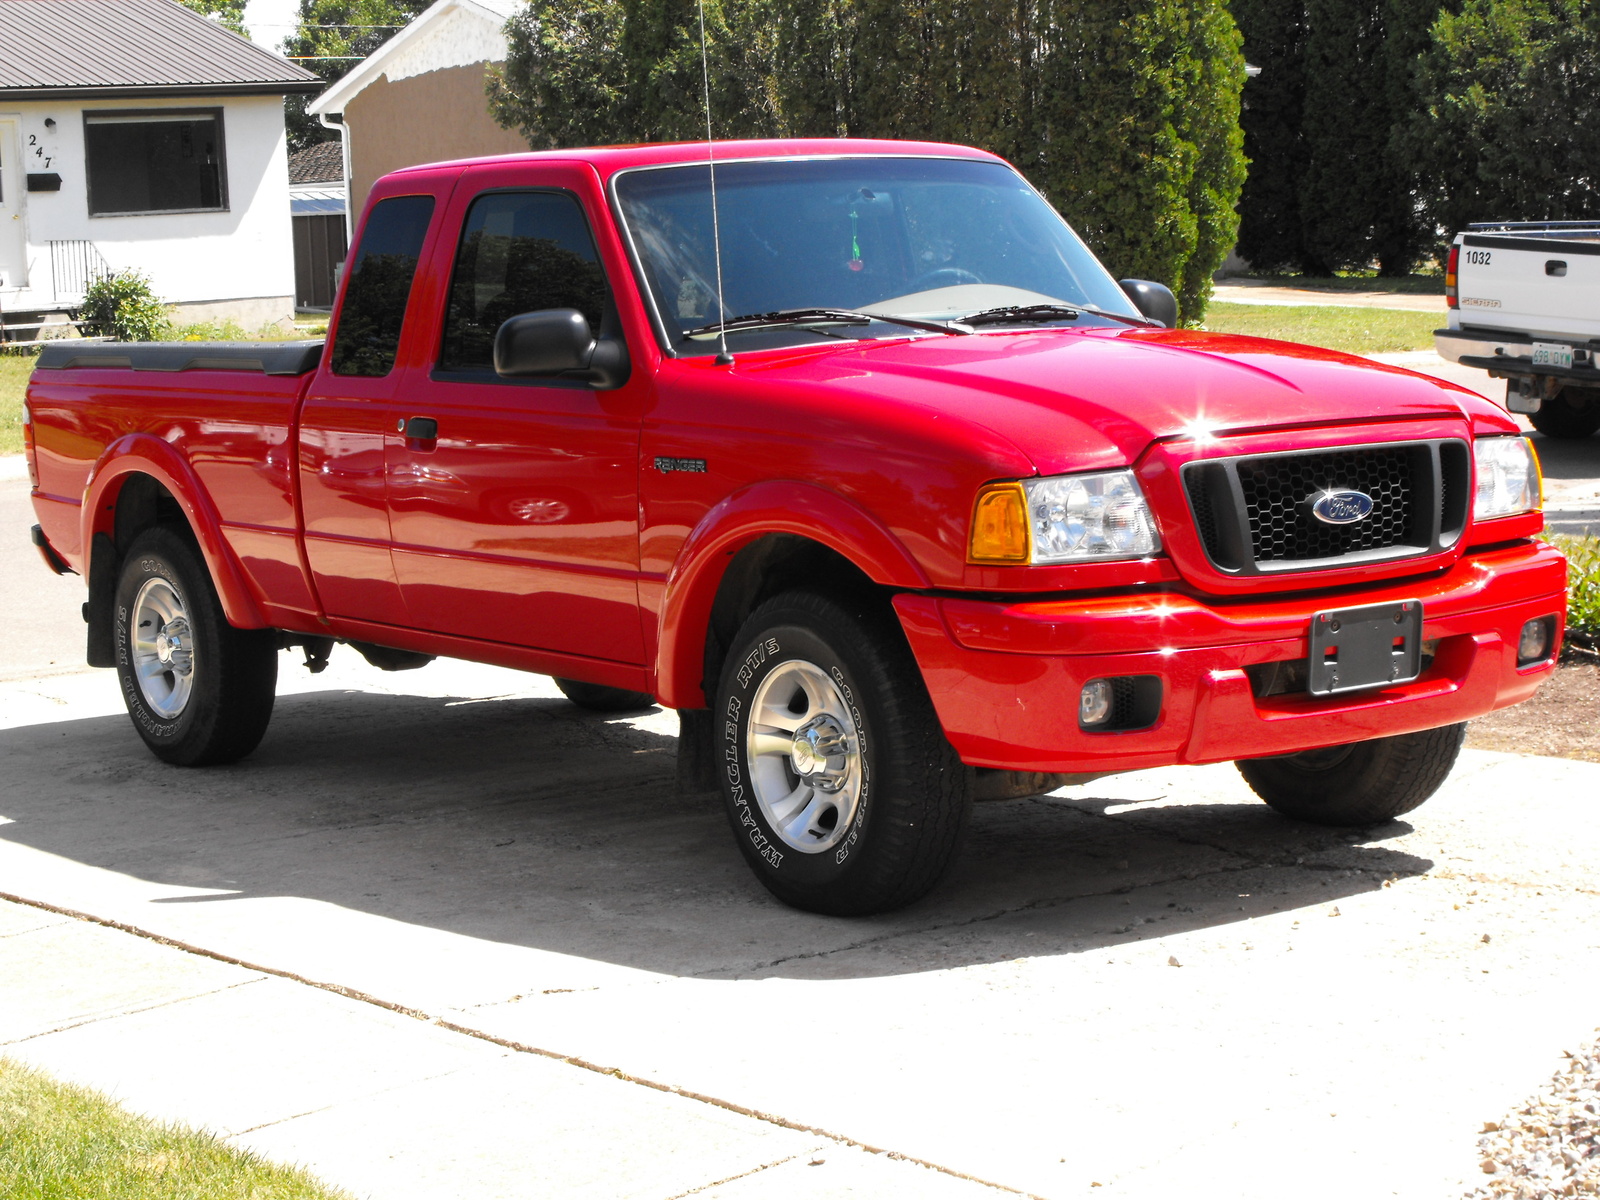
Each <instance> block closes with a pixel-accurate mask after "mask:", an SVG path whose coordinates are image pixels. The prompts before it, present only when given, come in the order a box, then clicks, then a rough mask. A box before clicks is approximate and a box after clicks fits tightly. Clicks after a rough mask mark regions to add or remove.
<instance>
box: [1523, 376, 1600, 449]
mask: <svg viewBox="0 0 1600 1200" xmlns="http://www.w3.org/2000/svg"><path fill="white" fill-rule="evenodd" d="M1528 421H1529V423H1530V424H1531V425H1532V426H1533V427H1534V428H1535V429H1537V430H1538V431H1539V432H1540V433H1542V434H1544V435H1545V437H1547V438H1562V439H1577V438H1586V437H1588V436H1590V435H1591V434H1592V433H1594V431H1595V430H1597V429H1600V388H1576V387H1565V388H1562V389H1561V390H1560V391H1559V392H1557V393H1556V394H1555V395H1554V396H1552V397H1551V398H1550V399H1548V400H1546V401H1545V402H1544V403H1543V404H1541V405H1540V406H1539V411H1538V412H1536V413H1529V414H1528Z"/></svg>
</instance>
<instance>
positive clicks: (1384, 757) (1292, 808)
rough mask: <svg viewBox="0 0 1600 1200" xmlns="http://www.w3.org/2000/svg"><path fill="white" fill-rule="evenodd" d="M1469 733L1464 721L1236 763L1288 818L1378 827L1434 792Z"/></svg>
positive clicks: (1453, 763) (1260, 793)
mask: <svg viewBox="0 0 1600 1200" xmlns="http://www.w3.org/2000/svg"><path fill="white" fill-rule="evenodd" d="M1466 736H1467V726H1466V723H1465V722H1463V723H1462V724H1459V725H1446V726H1443V727H1442V728H1439V729H1425V730H1423V731H1422V732H1420V733H1402V734H1400V735H1399V736H1397V737H1388V738H1374V739H1372V740H1371V741H1367V742H1352V743H1350V744H1349V745H1345V746H1330V747H1328V748H1327V749H1325V750H1305V751H1302V752H1301V753H1299V754H1283V755H1279V756H1277V757H1274V758H1252V759H1248V760H1245V761H1242V762H1238V763H1235V764H1234V765H1235V766H1237V767H1238V768H1239V774H1241V775H1243V776H1244V781H1245V782H1246V783H1248V784H1249V785H1250V787H1251V788H1252V789H1253V790H1254V791H1255V794H1256V795H1258V796H1260V797H1261V798H1262V799H1263V800H1265V801H1266V802H1267V803H1268V804H1270V805H1271V806H1272V807H1273V808H1275V809H1277V810H1278V811H1279V812H1280V813H1282V814H1283V815H1284V816H1286V817H1292V818H1294V819H1295V820H1296V821H1310V822H1312V823H1313V824H1317V825H1378V824H1381V823H1382V822H1384V821H1388V820H1392V819H1393V818H1395V817H1398V816H1400V815H1401V814H1402V813H1408V812H1410V811H1411V810H1412V809H1414V808H1416V807H1417V806H1418V805H1420V804H1421V803H1422V802H1423V801H1424V800H1426V799H1427V798H1428V797H1429V796H1431V795H1433V793H1434V792H1436V791H1438V790H1439V785H1440V784H1442V783H1443V782H1444V781H1445V779H1446V777H1448V776H1449V774H1450V769H1451V768H1452V767H1454V766H1455V763H1456V756H1457V755H1458V754H1460V753H1461V743H1462V741H1463V740H1464V739H1465V738H1466Z"/></svg>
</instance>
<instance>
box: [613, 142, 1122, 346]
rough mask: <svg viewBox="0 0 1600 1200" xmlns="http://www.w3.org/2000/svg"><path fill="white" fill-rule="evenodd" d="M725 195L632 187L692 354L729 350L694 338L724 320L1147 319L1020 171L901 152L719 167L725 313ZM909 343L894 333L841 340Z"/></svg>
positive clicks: (679, 180) (631, 177)
mask: <svg viewBox="0 0 1600 1200" xmlns="http://www.w3.org/2000/svg"><path fill="white" fill-rule="evenodd" d="M710 183H711V179H710V169H709V168H708V167H707V166H705V165H704V164H695V165H686V166H680V167H671V168H665V169H647V170H635V171H631V172H626V173H624V174H622V175H620V176H619V177H618V179H617V183H616V194H617V199H618V200H619V202H620V204H621V209H622V216H623V218H624V220H625V222H626V224H627V226H628V231H629V233H630V234H631V235H632V238H633V243H634V246H635V247H636V248H637V251H638V257H639V264H640V266H641V267H642V268H643V275H644V278H645V283H646V284H647V286H648V287H649V289H650V291H651V293H652V295H653V299H654V301H655V306H656V311H657V312H658V313H660V314H661V317H662V320H663V322H664V323H665V325H666V327H667V329H668V331H669V334H670V335H672V340H673V342H674V343H675V344H676V346H677V347H678V348H679V349H680V350H681V351H684V352H688V353H715V352H716V350H717V349H718V345H717V342H716V340H715V339H703V338H700V337H699V336H698V335H697V336H696V337H689V336H688V335H690V333H691V332H693V331H696V330H698V329H700V328H702V327H703V326H705V325H707V324H709V323H710V322H714V321H717V320H719V319H726V318H731V317H736V316H743V315H746V314H762V313H769V312H776V311H782V310H784V309H798V308H848V309H867V310H869V311H871V312H874V313H880V314H885V315H895V316H918V317H927V318H932V319H948V318H955V317H959V316H961V315H963V314H965V313H970V312H973V311H979V310H982V309H986V308H990V307H1000V306H1015V305H1032V304H1043V303H1061V304H1067V305H1071V306H1074V307H1085V306H1087V307H1091V308H1093V307H1098V308H1101V309H1104V310H1106V311H1107V312H1111V313H1118V314H1123V315H1129V316H1131V315H1133V312H1134V310H1133V308H1132V306H1131V304H1130V302H1129V301H1128V298H1127V297H1126V296H1124V295H1123V294H1122V290H1121V289H1120V288H1119V287H1118V286H1117V284H1116V282H1115V281H1114V280H1113V279H1112V278H1111V276H1110V275H1108V274H1107V273H1106V270H1105V268H1104V267H1102V266H1101V265H1100V263H1099V262H1097V261H1096V260H1095V257H1094V255H1092V254H1091V253H1090V252H1089V250H1088V248H1087V247H1086V246H1084V244H1083V243H1082V242H1081V241H1080V240H1079V239H1078V237H1077V235H1076V234H1074V233H1073V232H1072V230H1071V229H1070V228H1068V227H1067V224H1066V222H1064V221H1063V220H1062V219H1061V218H1060V216H1059V215H1057V214H1056V213H1055V211H1054V210H1052V209H1051V208H1050V206H1049V205H1048V204H1046V203H1045V201H1044V200H1043V199H1042V198H1041V197H1040V196H1039V195H1038V193H1036V192H1035V191H1034V190H1033V189H1032V188H1030V187H1029V186H1028V185H1027V183H1026V182H1024V181H1023V179H1022V178H1021V176H1019V175H1017V173H1016V172H1014V171H1013V170H1011V169H1010V168H1009V167H1006V166H1004V165H1002V164H1000V163H993V162H983V161H972V160H966V159H935V158H912V157H905V156H894V157H887V156H886V157H883V158H870V157H863V158H840V159H775V160H769V161H756V162H728V163H719V164H718V166H717V212H718V216H719V218H720V231H721V238H722V293H723V306H722V309H721V312H720V314H719V310H718V307H717V299H716V296H717V273H716V259H715V256H714V252H713V251H714V247H713V242H712V229H713V225H712V213H711V188H710ZM1089 320H1090V318H1088V317H1086V318H1084V320H1083V321H1082V322H1081V324H1088V323H1089ZM904 334H905V331H904V329H897V328H895V327H892V326H881V327H868V326H859V327H835V328H833V329H831V330H827V331H825V335H826V336H828V337H844V336H857V337H881V336H904ZM774 336H775V337H779V338H783V337H787V338H789V339H805V338H816V337H819V336H824V333H823V332H816V331H813V332H809V333H808V332H805V331H802V330H798V329H797V330H794V331H792V332H789V333H787V334H775V335H774ZM747 344H748V343H747Z"/></svg>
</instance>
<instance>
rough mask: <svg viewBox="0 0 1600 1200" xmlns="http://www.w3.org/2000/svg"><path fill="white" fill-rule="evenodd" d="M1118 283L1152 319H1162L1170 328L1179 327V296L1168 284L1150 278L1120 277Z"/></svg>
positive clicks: (1135, 305) (1142, 311)
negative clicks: (1174, 293)
mask: <svg viewBox="0 0 1600 1200" xmlns="http://www.w3.org/2000/svg"><path fill="white" fill-rule="evenodd" d="M1117 284H1118V286H1119V287H1121V288H1122V290H1123V291H1124V292H1125V293H1127V296H1128V299H1129V300H1132V301H1133V306H1134V307H1135V308H1137V309H1138V310H1139V311H1140V312H1141V313H1143V314H1144V315H1145V316H1147V317H1149V318H1150V319H1151V320H1152V321H1160V322H1161V323H1162V324H1163V325H1165V326H1166V327H1167V328H1168V329H1176V328H1177V327H1178V298H1177V297H1176V296H1174V295H1173V294H1172V289H1171V288H1169V287H1168V286H1167V285H1166V284H1164V283H1156V282H1155V281H1154V280H1150V279H1119V280H1117Z"/></svg>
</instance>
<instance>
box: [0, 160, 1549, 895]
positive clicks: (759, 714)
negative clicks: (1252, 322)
mask: <svg viewBox="0 0 1600 1200" xmlns="http://www.w3.org/2000/svg"><path fill="white" fill-rule="evenodd" d="M713 153H714V155H715V160H714V164H713V163H712V162H710V161H708V158H709V157H710V155H711V154H713ZM713 172H714V179H715V191H714V194H715V207H713V199H712V197H713V187H712V182H713ZM1174 318H1175V310H1174V305H1173V302H1172V297H1171V293H1170V292H1168V291H1166V289H1165V288H1163V287H1161V286H1160V285H1158V284H1151V283H1148V282H1140V281H1137V280H1124V281H1122V282H1121V283H1120V284H1119V283H1118V281H1117V280H1115V279H1113V278H1112V277H1111V276H1110V275H1109V274H1107V272H1106V270H1105V269H1104V268H1103V267H1102V266H1101V265H1100V263H1099V262H1097V261H1096V260H1095V258H1094V256H1093V255H1092V254H1091V253H1090V252H1089V251H1088V250H1087V249H1086V248H1085V246H1084V244H1083V242H1082V241H1081V240H1079V238H1078V237H1077V236H1076V235H1075V234H1074V233H1073V231H1072V230H1071V229H1070V228H1068V227H1067V225H1066V224H1065V223H1064V222H1063V221H1062V220H1061V218H1060V217H1059V216H1058V215H1057V214H1056V212H1055V211H1054V210H1053V209H1052V208H1051V207H1050V205H1049V204H1048V203H1046V202H1045V200H1044V199H1043V198H1042V197H1041V196H1040V195H1039V193H1038V192H1036V191H1035V190H1034V189H1033V188H1032V187H1030V186H1029V184H1028V183H1027V181H1026V180H1025V179H1023V178H1022V176H1021V175H1019V174H1018V173H1017V172H1016V171H1015V170H1014V169H1013V168H1012V167H1010V166H1008V165H1007V164H1006V163H1005V162H1003V161H1001V160H1000V159H998V158H995V157H993V156H992V155H989V154H985V153H982V152H980V151H977V150H971V149H965V148H962V147H959V146H946V145H935V144H924V143H894V142H874V141H842V140H827V141H820V140H819V141H783V142H728V143H720V144H717V145H716V146H715V147H714V148H708V147H707V146H706V145H704V144H700V145H678V146H638V147H626V148H611V149H600V150H571V151H552V152H548V153H540V154H524V155H513V156H508V157H504V158H493V159H482V160H476V161H470V162H455V163H444V164H438V165H430V166H423V167H416V168H411V169H407V170H403V171H399V172H397V173H395V174H392V175H389V176H387V177H386V178H384V179H382V180H380V181H379V182H378V184H377V185H376V186H375V187H374V189H373V191H372V194H371V197H370V199H369V200H368V202H367V205H366V210H365V212H364V214H363V216H362V219H361V223H360V228H359V230H358V232H357V237H356V240H355V248H354V251H353V253H352V254H351V256H350V259H349V267H348V270H347V272H346V276H345V278H344V280H343V283H342V288H341V295H340V298H339V304H338V307H337V309H336V311H335V312H334V314H333V318H332V321H331V324H330V328H329V336H328V338H327V341H326V344H324V343H322V342H292V343H286V344H281V345H270V344H262V343H257V344H251V345H202V344H193V343H191V344H176V345H164V344H153V345H132V344H81V343H80V344H72V343H58V344H53V345H51V346H48V347H46V348H45V349H44V351H43V353H42V355H41V357H40V359H39V365H38V369H37V371H36V372H35V374H34V375H33V378H32V381H31V383H30V386H29V391H28V397H27V407H28V417H27V420H28V424H27V428H26V434H27V440H28V461H29V464H30V468H31V470H32V472H33V482H34V490H33V497H34V503H35V506H36V510H37V513H38V520H39V526H38V529H37V530H36V531H35V537H36V540H37V541H38V544H39V548H40V550H41V551H42V553H43V555H44V557H45V560H46V561H47V562H48V563H49V564H50V565H51V566H52V567H53V568H55V569H56V570H59V571H75V572H77V573H79V574H80V575H82V576H83V577H84V579H85V581H86V583H87V587H88V602H87V605H86V606H85V613H86V616H87V620H88V656H89V661H90V662H91V663H92V664H95V665H99V666H105V667H110V668H114V669H115V671H116V674H117V678H118V680H119V682H120V687H121V691H122V695H123V697H124V699H125V700H126V702H127V707H128V711H129V713H130V714H131V716H132V718H133V724H134V729H135V730H136V732H137V733H138V735H139V736H140V737H141V738H143V739H144V741H145V743H146V744H147V745H148V746H149V747H150V749H151V750H152V751H154V752H155V754H157V755H158V756H159V757H161V758H163V759H166V760H167V761H169V762H173V763H179V764H201V763H215V762H226V761H229V760H232V759H237V758H239V757H240V756H242V755H245V754H248V753H249V752H250V750H251V749H252V748H253V747H254V746H255V745H256V744H257V742H258V741H259V740H260V738H261V737H262V735H263V732H264V731H265V729H266V727H267V723H268V719H269V717H270V715H271V711H272V703H273V689H274V680H275V674H276V671H277V668H278V662H279V650H280V649H282V648H285V647H290V646H296V647H300V648H302V649H303V650H304V652H305V655H306V659H307V662H308V663H309V664H310V665H311V666H313V667H315V666H317V665H319V664H320V663H321V662H323V661H325V659H326V656H327V655H328V653H329V651H330V649H331V648H332V647H333V646H334V645H335V644H336V643H345V644H347V645H349V646H351V647H353V648H354V649H356V650H357V651H359V652H360V653H361V654H363V655H365V656H366V657H367V658H368V659H369V660H370V661H371V662H372V663H373V664H374V665H376V666H378V667H383V668H387V669H403V668H406V667H411V666H416V665H419V664H421V663H423V662H426V661H427V660H428V658H429V657H430V656H436V655H446V656H454V657H458V658H463V659H470V660H474V661H478V662H485V663H493V664H497V665H500V666H506V667H514V668H521V669H523V670H527V671H534V672H540V673H543V674H547V675H551V676H554V677H555V678H556V680H557V682H558V683H559V684H560V686H561V688H562V689H563V690H564V691H565V693H566V694H567V696H568V697H570V698H571V699H572V700H574V701H575V702H577V703H578V704H580V705H585V706H587V707H590V708H594V709H601V710H625V709H629V708H636V707H638V706H642V705H646V704H649V703H651V702H655V703H659V704H661V705H664V706H667V707H670V708H673V709H676V710H678V711H679V712H680V713H681V714H682V718H681V727H682V737H681V739H680V755H679V774H680V780H681V782H682V785H683V786H685V787H687V788H689V789H691V790H694V789H705V790H709V789H712V788H720V790H721V794H722V798H723V802H724V805H725V807H726V811H727V816H728V821H729V824H730V825H731V827H732V830H733V833H734V839H735V842H736V844H737V845H738V847H739V849H740V851H741V852H742V853H743V855H744V857H745V858H746V860H747V861H748V863H749V865H750V867H751V869H752V870H753V871H754V872H755V874H756V875H757V877H758V878H759V879H760V880H761V882H762V883H763V884H765V885H766V886H767V887H768V888H769V889H770V890H771V891H772V892H773V893H774V894H775V895H777V896H778V897H780V898H781V899H782V900H784V901H787V902H788V903H790V904H793V905H797V906H800V907H802V908H807V909H811V910H815V911H820V912H825V913H836V914H861V913H871V912H877V911H882V910H885V909H889V908H893V907H895V906H897V905H903V904H906V903H908V902H910V901H912V900H914V899H916V898H917V897H919V896H921V895H923V894H924V893H926V892H927V891H928V890H929V889H930V888H931V887H932V886H933V885H934V884H935V882H936V881H937V880H938V879H939V878H940V876H941V875H943V874H944V872H945V871H946V869H947V868H948V867H949V865H950V863H951V861H952V858H953V857H954V856H955V854H956V852H957V848H958V846H959V845H960V842H961V839H962V834H963V831H964V828H965V826H966V825H967V821H968V814H969V812H970V810H971V805H972V803H973V801H974V800H975V799H981V798H992V797H1004V796H1012V795H1031V794H1036V793H1039V792H1042V791H1048V790H1051V789H1053V788H1055V787H1058V786H1060V785H1062V784H1065V783H1070V782H1074V781H1085V780H1089V779H1092V778H1094V777H1096V776H1100V775H1105V774H1109V773H1112V772H1119V771H1132V770H1137V769H1140V768H1144V767H1160V766H1167V765H1170V764H1175V763H1213V762H1227V761H1233V762H1237V763H1238V766H1239V770H1240V771H1241V772H1242V773H1243V775H1244V778H1245V780H1246V781H1247V782H1248V783H1249V785H1250V786H1251V787H1252V788H1254V789H1255V791H1256V792H1257V793H1258V794H1259V795H1260V797H1261V798H1262V799H1263V800H1265V801H1266V802H1267V803H1268V804H1270V805H1271V806H1273V807H1274V808H1275V809H1277V810H1279V811H1280V812H1282V813H1284V814H1285V815H1287V816H1288V817H1291V818H1293V819H1296V820H1302V821H1315V822H1321V823H1324V824H1331V825H1358V826H1365V825H1372V824H1376V823H1379V822H1382V821H1385V820H1387V819H1389V818H1391V817H1395V816H1397V815H1399V814H1401V813H1404V812H1406V811H1408V810H1410V809H1412V808H1414V807H1416V806H1417V805H1418V804H1420V803H1422V802H1423V800H1425V799H1426V798H1427V797H1428V796H1429V795H1430V794H1431V793H1432V792H1433V791H1434V790H1435V789H1436V788H1437V787H1438V786H1439V784H1440V783H1441V782H1442V781H1443V780H1444V778H1445V777H1446V775H1447V774H1448V773H1449V771H1450V769H1451V764H1452V763H1453V762H1454V760H1455V758H1456V754H1457V751H1458V749H1459V747H1460V745H1461V742H1462V737H1463V733H1464V729H1465V725H1466V722H1467V721H1469V720H1470V719H1471V718H1473V717H1476V716H1479V715H1480V714H1482V713H1486V712H1489V711H1491V710H1493V709H1497V708H1500V707H1503V706H1505V705H1508V704H1514V703H1516V702H1518V701H1520V700H1524V699H1526V698H1527V697H1528V696H1530V695H1532V694H1533V692H1534V691H1535V689H1536V688H1537V687H1538V686H1539V684H1540V682H1541V681H1542V680H1544V679H1546V678H1547V677H1548V676H1549V675H1550V673H1551V671H1552V669H1553V667H1554V662H1555V655H1556V651H1557V647H1558V646H1559V645H1560V639H1561V635H1562V621H1563V612H1564V586H1565V570H1564V563H1563V560H1562V557H1561V555H1560V554H1559V553H1558V552H1557V551H1556V550H1554V549H1552V548H1551V547H1549V546H1548V545H1545V544H1544V543H1543V542H1541V541H1540V540H1538V536H1537V535H1538V534H1539V532H1540V530H1541V527H1542V519H1541V515H1540V509H1539V505H1540V485H1539V475H1538V468H1537V464H1536V462H1535V460H1534V456H1533V454H1532V453H1531V452H1530V450H1529V447H1528V443H1527V442H1526V441H1525V440H1524V438H1522V437H1521V436H1519V434H1518V432H1517V429H1516V426H1515V425H1514V424H1513V423H1512V421H1511V419H1510V418H1509V417H1508V416H1507V415H1506V413H1505V412H1504V410H1502V409H1501V408H1500V407H1498V406H1497V405H1495V404H1492V403H1490V402H1489V401H1487V400H1485V399H1483V398H1482V397H1480V396H1477V395H1475V394H1474V393H1472V392H1470V391H1466V390H1464V389H1462V388H1459V387H1455V386H1453V385H1451V384H1448V383H1443V382H1440V381H1438V380H1435V379H1430V378H1427V377H1425V376H1422V375H1416V374H1412V373H1410V372H1407V371H1404V370H1400V369H1397V368H1393V367H1386V366H1377V365H1374V364H1372V363H1370V362H1367V361H1365V360H1362V359H1359V358H1354V357H1351V356H1349V355H1346V354H1336V353H1331V352H1329V351H1326V350H1318V349H1313V348H1310V347H1307V346H1297V345H1291V344H1289V343H1285V342H1277V341H1265V340H1261V339H1256V338H1245V337H1232V336H1222V335H1218V334H1210V333H1204V332H1200V331H1196V330H1191V329H1178V328H1169V327H1168V326H1171V325H1172V324H1173V323H1174Z"/></svg>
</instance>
